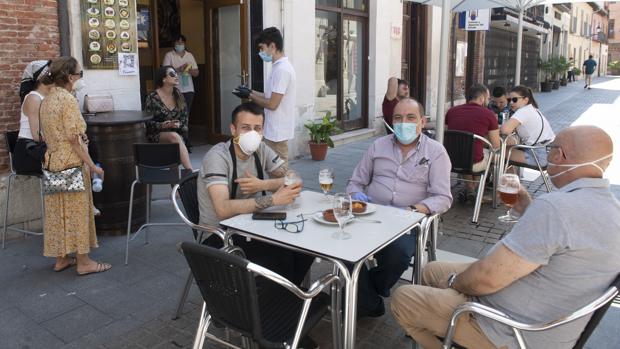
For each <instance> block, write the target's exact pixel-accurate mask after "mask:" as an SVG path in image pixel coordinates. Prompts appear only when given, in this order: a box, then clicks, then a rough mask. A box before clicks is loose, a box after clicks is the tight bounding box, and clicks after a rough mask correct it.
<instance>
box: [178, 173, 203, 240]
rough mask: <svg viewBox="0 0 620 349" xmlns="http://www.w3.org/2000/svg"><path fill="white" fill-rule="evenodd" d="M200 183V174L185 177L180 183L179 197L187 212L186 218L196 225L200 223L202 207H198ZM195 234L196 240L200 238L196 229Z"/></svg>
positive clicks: (193, 230)
mask: <svg viewBox="0 0 620 349" xmlns="http://www.w3.org/2000/svg"><path fill="white" fill-rule="evenodd" d="M197 181H198V172H194V173H192V174H191V175H189V176H186V177H184V178H183V179H182V180H181V181H180V182H179V189H178V191H177V192H178V193H179V197H180V198H181V203H182V204H183V209H184V210H185V217H186V218H187V219H189V220H190V222H192V223H194V224H198V223H199V221H200V207H199V205H198V188H197V187H196V184H197ZM192 232H193V233H194V239H197V238H198V232H197V231H196V229H192Z"/></svg>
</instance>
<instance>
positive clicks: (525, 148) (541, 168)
mask: <svg viewBox="0 0 620 349" xmlns="http://www.w3.org/2000/svg"><path fill="white" fill-rule="evenodd" d="M545 146H546V144H544V145H525V144H517V145H513V146H512V147H510V149H509V150H508V157H507V159H508V161H507V162H506V167H505V168H504V171H503V173H506V170H507V169H508V167H509V166H518V167H525V168H529V169H531V170H536V171H538V172H540V176H541V177H542V179H543V182H545V187H546V188H547V192H548V193H550V192H551V184H549V179H548V178H547V175H546V172H547V165H545V166H542V165H541V164H540V160H538V156H537V155H536V149H541V148H543V149H544V148H545ZM513 149H521V150H523V151H529V152H530V153H531V154H532V157H534V162H536V165H530V164H526V163H523V162H517V161H512V160H510V155H511V154H512V151H513Z"/></svg>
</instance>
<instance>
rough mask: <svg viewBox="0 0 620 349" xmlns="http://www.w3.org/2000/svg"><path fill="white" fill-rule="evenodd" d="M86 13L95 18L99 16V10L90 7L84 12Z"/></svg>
mask: <svg viewBox="0 0 620 349" xmlns="http://www.w3.org/2000/svg"><path fill="white" fill-rule="evenodd" d="M86 13H88V14H89V15H91V16H97V15H99V9H98V8H96V7H91V8H89V9H88V10H86Z"/></svg>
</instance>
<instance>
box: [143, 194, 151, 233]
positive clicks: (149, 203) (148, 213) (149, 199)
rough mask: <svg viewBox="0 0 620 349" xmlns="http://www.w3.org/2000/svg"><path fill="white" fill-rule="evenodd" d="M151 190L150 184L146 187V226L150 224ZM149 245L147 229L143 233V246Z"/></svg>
mask: <svg viewBox="0 0 620 349" xmlns="http://www.w3.org/2000/svg"><path fill="white" fill-rule="evenodd" d="M151 189H152V186H151V185H150V184H147V185H146V224H149V223H151ZM148 243H149V230H148V228H147V229H146V230H145V231H144V244H145V245H146V244H148Z"/></svg>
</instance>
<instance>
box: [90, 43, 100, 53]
mask: <svg viewBox="0 0 620 349" xmlns="http://www.w3.org/2000/svg"><path fill="white" fill-rule="evenodd" d="M88 48H89V49H90V50H91V51H99V50H101V44H99V42H98V41H91V42H90V44H89V45H88Z"/></svg>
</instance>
